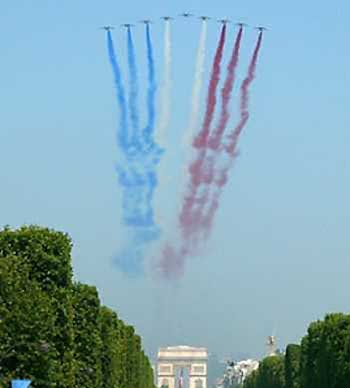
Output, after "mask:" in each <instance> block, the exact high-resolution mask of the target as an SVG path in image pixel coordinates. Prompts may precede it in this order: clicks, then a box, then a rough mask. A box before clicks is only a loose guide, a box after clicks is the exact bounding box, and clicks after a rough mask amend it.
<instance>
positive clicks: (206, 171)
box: [187, 27, 243, 238]
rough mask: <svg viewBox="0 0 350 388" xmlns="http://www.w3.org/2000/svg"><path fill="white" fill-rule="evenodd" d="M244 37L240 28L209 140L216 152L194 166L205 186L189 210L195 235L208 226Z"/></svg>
mask: <svg viewBox="0 0 350 388" xmlns="http://www.w3.org/2000/svg"><path fill="white" fill-rule="evenodd" d="M242 36H243V27H240V29H239V31H238V33H237V36H236V39H235V43H234V46H233V50H232V55H231V59H230V61H229V64H228V66H227V76H226V80H225V82H224V86H223V88H222V89H221V112H220V116H219V121H218V124H217V126H216V128H215V130H214V131H213V133H210V135H209V139H208V144H207V147H208V148H209V149H211V150H213V151H214V155H210V154H208V153H207V152H205V153H204V152H203V153H202V154H201V157H202V159H197V161H196V162H197V164H193V165H192V169H194V171H195V170H197V171H200V170H201V171H202V172H201V175H199V177H200V179H198V185H199V184H200V183H201V184H204V189H203V190H202V192H201V193H200V196H199V197H198V190H197V192H196V195H197V198H196V199H195V200H194V203H195V204H196V207H195V209H193V208H192V211H191V210H190V209H188V212H187V215H190V222H191V225H192V226H191V229H192V230H193V233H194V231H195V229H197V230H201V229H202V227H203V226H204V225H205V224H206V223H205V222H204V219H203V211H204V208H205V207H206V206H208V201H209V200H210V199H209V196H210V185H211V183H212V181H213V179H214V168H215V164H216V163H217V161H218V158H219V156H220V151H221V150H220V149H219V147H220V145H221V141H222V136H223V134H224V131H225V129H226V127H227V124H228V121H229V119H230V111H229V103H230V100H231V94H232V90H233V86H234V81H235V76H236V68H237V65H238V61H239V53H240V47H241V41H242ZM199 174H200V172H199ZM198 238H199V236H198Z"/></svg>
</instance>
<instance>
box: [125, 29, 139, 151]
mask: <svg viewBox="0 0 350 388" xmlns="http://www.w3.org/2000/svg"><path fill="white" fill-rule="evenodd" d="M127 47H128V66H129V85H130V86H129V87H130V92H129V111H130V121H131V125H132V136H131V142H132V143H133V144H134V145H136V144H137V137H138V132H139V112H138V106H137V100H138V78H137V67H136V57H135V47H134V42H133V39H132V34H131V28H130V27H128V30H127Z"/></svg>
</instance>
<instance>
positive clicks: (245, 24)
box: [236, 22, 248, 27]
mask: <svg viewBox="0 0 350 388" xmlns="http://www.w3.org/2000/svg"><path fill="white" fill-rule="evenodd" d="M247 25H248V24H247V23H242V22H240V23H236V26H239V27H247Z"/></svg>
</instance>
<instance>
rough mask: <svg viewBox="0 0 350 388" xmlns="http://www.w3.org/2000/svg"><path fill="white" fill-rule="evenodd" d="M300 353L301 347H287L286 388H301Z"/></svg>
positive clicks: (291, 345)
mask: <svg viewBox="0 0 350 388" xmlns="http://www.w3.org/2000/svg"><path fill="white" fill-rule="evenodd" d="M300 352H301V347H300V345H295V344H290V345H288V346H287V349H286V356H285V361H284V362H285V364H284V372H285V388H300Z"/></svg>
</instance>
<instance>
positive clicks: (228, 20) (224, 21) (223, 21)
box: [218, 19, 231, 24]
mask: <svg viewBox="0 0 350 388" xmlns="http://www.w3.org/2000/svg"><path fill="white" fill-rule="evenodd" d="M218 22H219V23H221V24H227V23H231V20H230V19H220V20H218Z"/></svg>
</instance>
